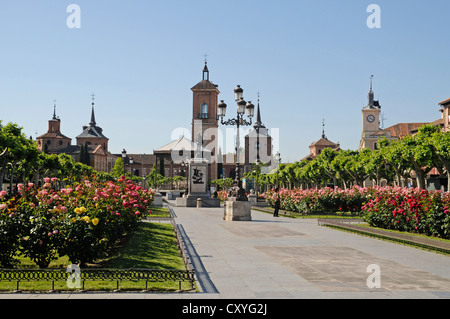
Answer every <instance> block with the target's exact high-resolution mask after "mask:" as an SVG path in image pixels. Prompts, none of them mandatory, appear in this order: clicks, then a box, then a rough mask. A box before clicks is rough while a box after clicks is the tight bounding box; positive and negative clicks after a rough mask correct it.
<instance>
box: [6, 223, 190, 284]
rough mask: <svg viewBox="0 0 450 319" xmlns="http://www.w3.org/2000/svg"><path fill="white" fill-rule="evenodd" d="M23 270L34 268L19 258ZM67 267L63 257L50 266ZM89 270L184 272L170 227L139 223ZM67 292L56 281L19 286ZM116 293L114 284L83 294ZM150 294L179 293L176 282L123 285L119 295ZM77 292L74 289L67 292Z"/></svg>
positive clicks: (171, 227) (125, 282)
mask: <svg viewBox="0 0 450 319" xmlns="http://www.w3.org/2000/svg"><path fill="white" fill-rule="evenodd" d="M21 261H22V262H23V263H22V264H23V265H25V267H24V268H35V267H36V266H34V267H33V266H32V262H31V261H29V260H27V258H21ZM68 265H69V262H68V259H67V257H66V256H63V257H61V258H59V259H58V260H56V261H54V262H52V264H51V265H50V267H52V268H58V267H61V268H65V267H67V266H68ZM92 267H101V268H121V269H124V268H148V269H177V270H185V269H186V267H185V265H184V262H183V259H182V257H181V255H180V251H179V249H178V246H177V243H176V234H175V231H174V229H173V226H172V224H170V223H153V222H141V223H140V224H139V225H138V227H137V228H136V230H135V231H134V232H133V233H132V234H131V235H130V236H129V237H128V238H127V240H126V242H125V243H123V244H122V245H121V246H120V247H118V249H117V250H116V251H115V254H114V255H113V256H111V257H110V258H108V259H105V260H102V261H99V263H98V264H96V265H92ZM52 288H54V291H68V290H70V289H69V288H68V287H67V283H66V282H65V281H56V282H55V283H54V287H53V285H52V282H39V281H37V282H21V283H20V290H21V291H49V290H51V289H52ZM116 289H117V283H116V282H115V281H86V282H85V285H84V290H86V291H114V290H116ZM144 289H146V290H150V291H162V292H171V291H177V290H179V289H180V286H179V283H178V282H169V281H167V282H148V284H147V287H146V282H145V281H137V282H133V281H129V282H128V281H122V282H120V290H121V291H129V290H144ZM190 289H191V286H190V283H188V282H182V283H181V290H190ZM14 290H16V282H6V281H5V282H0V291H3V292H5V291H8V292H11V291H14ZM70 291H76V289H73V290H70Z"/></svg>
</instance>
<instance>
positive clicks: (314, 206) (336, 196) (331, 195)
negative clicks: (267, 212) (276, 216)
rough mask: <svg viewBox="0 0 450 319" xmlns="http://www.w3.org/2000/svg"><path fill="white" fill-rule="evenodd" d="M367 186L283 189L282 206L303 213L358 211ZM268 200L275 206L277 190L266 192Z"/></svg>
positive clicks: (281, 194)
mask: <svg viewBox="0 0 450 319" xmlns="http://www.w3.org/2000/svg"><path fill="white" fill-rule="evenodd" d="M367 192H368V189H367V188H362V187H354V188H351V189H346V190H342V189H339V188H337V187H336V188H329V187H326V188H321V189H306V190H303V189H300V188H295V189H293V190H288V189H281V190H280V191H279V194H280V204H281V206H280V208H281V209H285V210H289V211H292V212H297V213H302V214H314V213H335V212H337V211H350V212H353V213H358V212H360V210H361V206H362V204H363V203H364V201H365V198H366V197H365V195H366V193H367ZM265 198H266V201H267V202H268V203H269V204H270V205H271V206H272V207H273V206H274V205H275V191H274V190H270V191H268V192H266V193H265Z"/></svg>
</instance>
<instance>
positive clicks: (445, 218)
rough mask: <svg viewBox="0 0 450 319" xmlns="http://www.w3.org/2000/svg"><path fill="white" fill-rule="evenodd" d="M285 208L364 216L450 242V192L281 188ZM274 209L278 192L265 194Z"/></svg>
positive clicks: (373, 221) (389, 226)
mask: <svg viewBox="0 0 450 319" xmlns="http://www.w3.org/2000/svg"><path fill="white" fill-rule="evenodd" d="M279 194H280V200H281V209H285V210H288V211H292V212H298V213H302V214H326V213H336V212H340V211H345V212H352V213H353V214H360V215H361V216H362V217H363V219H364V220H365V221H367V222H368V223H369V225H371V226H374V227H380V228H385V229H394V230H399V231H407V232H416V233H421V234H426V235H432V236H437V237H442V238H446V239H450V193H449V192H446V193H442V192H441V191H427V190H424V189H420V188H401V187H379V186H374V187H353V188H351V189H346V190H342V189H339V188H334V189H333V188H322V189H306V190H303V189H292V190H288V189H281V190H280V191H279ZM264 195H265V198H266V201H267V202H268V203H269V204H270V205H271V206H272V207H273V206H274V203H275V192H274V190H270V191H268V192H266V193H265V194H264Z"/></svg>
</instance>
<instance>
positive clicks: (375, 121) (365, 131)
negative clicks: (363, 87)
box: [359, 76, 381, 150]
mask: <svg viewBox="0 0 450 319" xmlns="http://www.w3.org/2000/svg"><path fill="white" fill-rule="evenodd" d="M372 78H373V76H371V78H370V90H369V94H368V100H369V103H368V104H367V105H366V106H365V107H363V108H362V110H361V113H362V133H361V142H360V144H359V150H362V149H363V148H370V149H376V147H377V146H376V143H377V139H378V137H379V136H378V134H377V133H379V132H380V130H381V129H380V110H381V106H380V103H379V101H375V100H374V93H373V90H372Z"/></svg>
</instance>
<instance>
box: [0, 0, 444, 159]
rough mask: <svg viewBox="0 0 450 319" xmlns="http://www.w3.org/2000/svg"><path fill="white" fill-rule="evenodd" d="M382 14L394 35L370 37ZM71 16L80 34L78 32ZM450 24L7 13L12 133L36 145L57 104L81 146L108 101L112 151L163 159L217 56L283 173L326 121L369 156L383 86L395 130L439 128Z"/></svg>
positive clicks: (334, 5)
mask: <svg viewBox="0 0 450 319" xmlns="http://www.w3.org/2000/svg"><path fill="white" fill-rule="evenodd" d="M372 3H374V4H377V5H378V6H379V7H380V9H381V15H380V18H381V28H373V29H370V28H369V27H368V26H367V23H366V20H367V18H368V17H369V16H370V15H371V13H368V12H367V11H366V9H367V7H368V5H369V4H372ZM70 4H77V5H79V7H80V9H81V15H80V22H81V25H80V28H68V26H67V23H66V22H67V21H66V20H67V18H68V17H69V16H70V14H71V13H68V12H66V9H67V7H68V6H69V5H70ZM448 12H450V1H448V0H432V1H425V0H423V1H413V0H408V1H405V0H395V1H392V0H388V1H384V0H383V1H382V0H372V1H362V0H342V1H336V0H308V1H300V0H280V1H266V0H239V1H235V0H229V1H219V0H191V1H186V0H164V1H162V0H161V1H152V0H130V1H124V0H120V1H119V0H108V1H106V0H95V1H93V0H89V1H88V0H70V1H64V0H0V43H1V45H0V119H1V120H3V122H4V123H5V122H15V123H18V124H19V125H20V126H22V127H23V128H24V131H25V133H26V134H27V135H31V136H33V137H36V136H38V135H41V134H44V133H45V132H46V131H47V121H48V120H49V119H50V118H51V116H52V114H53V100H56V103H57V115H58V116H59V117H60V118H61V121H62V124H61V130H62V133H63V134H65V135H66V136H69V137H71V138H72V139H73V140H72V143H73V144H74V143H75V137H76V136H77V135H78V134H80V133H81V132H82V126H83V125H86V124H88V122H89V120H90V112H91V94H92V93H95V95H96V98H95V103H96V104H95V112H96V120H97V124H98V125H99V126H101V127H102V128H103V131H104V134H105V135H106V136H107V137H108V138H109V139H110V141H109V148H110V151H111V152H112V153H119V152H121V150H122V149H123V148H125V149H126V150H127V151H128V152H129V153H147V154H148V153H152V152H153V150H154V149H156V148H158V147H160V146H163V145H165V144H167V143H169V142H170V141H171V139H172V138H173V136H172V133H173V132H174V131H176V130H177V129H179V128H185V129H186V130H190V129H191V117H192V92H191V90H190V88H191V87H192V86H194V85H195V84H196V83H197V82H199V81H200V80H201V76H202V73H201V71H202V69H203V65H204V62H203V60H204V57H203V56H204V54H205V53H206V54H207V55H208V67H209V70H210V79H211V81H213V82H214V83H215V84H218V85H219V90H220V91H221V94H220V96H219V99H223V100H225V102H226V103H227V104H228V109H229V110H228V111H229V112H228V114H230V113H231V109H232V110H233V112H232V113H233V114H234V107H235V103H234V101H233V89H234V87H235V86H236V85H237V84H240V85H241V86H242V87H243V88H244V98H245V99H246V100H251V101H252V102H253V103H255V102H256V100H257V92H260V105H261V113H262V121H263V123H264V124H265V125H266V126H267V127H269V128H277V129H278V130H279V150H280V153H281V156H282V160H283V161H290V162H293V161H296V160H299V159H301V158H302V157H304V156H305V155H307V154H308V152H309V149H308V146H309V145H310V144H311V143H312V142H314V141H316V140H317V139H319V138H320V136H321V131H322V119H325V125H326V127H325V133H326V135H327V137H328V138H329V139H330V140H331V141H333V142H339V143H340V144H341V147H342V148H344V149H357V148H358V146H359V140H360V135H361V127H362V123H361V108H362V107H363V106H364V105H365V104H366V103H367V93H368V90H369V78H370V75H372V74H373V75H374V82H373V90H374V92H375V98H376V99H379V100H380V104H381V106H382V112H383V113H384V116H385V118H386V120H385V122H384V126H385V127H387V126H390V125H393V124H396V123H400V122H428V121H434V120H436V119H438V118H439V116H440V113H439V107H438V102H440V101H442V100H444V99H447V98H449V97H450V76H449V74H450V72H449V67H450V25H449V23H448ZM255 104H256V103H255ZM225 151H226V150H225ZM229 151H232V150H229Z"/></svg>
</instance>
